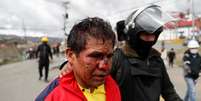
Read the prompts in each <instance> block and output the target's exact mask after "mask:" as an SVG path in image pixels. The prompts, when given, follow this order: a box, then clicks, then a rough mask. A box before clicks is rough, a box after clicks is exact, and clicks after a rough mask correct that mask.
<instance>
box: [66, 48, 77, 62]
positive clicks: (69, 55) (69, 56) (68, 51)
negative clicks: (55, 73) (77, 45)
mask: <svg viewBox="0 0 201 101" xmlns="http://www.w3.org/2000/svg"><path fill="white" fill-rule="evenodd" d="M65 56H66V58H67V60H68V62H70V63H71V62H72V61H73V60H74V58H75V53H74V52H73V51H72V49H71V48H66V50H65Z"/></svg>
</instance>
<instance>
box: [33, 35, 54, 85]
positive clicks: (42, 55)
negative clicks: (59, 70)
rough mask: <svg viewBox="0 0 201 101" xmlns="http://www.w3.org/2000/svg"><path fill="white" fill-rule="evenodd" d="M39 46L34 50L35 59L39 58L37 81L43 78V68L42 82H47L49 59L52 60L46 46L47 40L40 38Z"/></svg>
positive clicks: (49, 49) (49, 50)
mask: <svg viewBox="0 0 201 101" xmlns="http://www.w3.org/2000/svg"><path fill="white" fill-rule="evenodd" d="M41 42H42V43H41V44H40V45H39V46H38V48H37V50H36V57H39V65H38V70H39V80H41V78H42V77H43V68H44V67H45V78H44V81H45V82H48V72H49V57H50V58H51V59H53V57H52V52H51V47H50V46H49V45H48V38H47V37H42V38H41Z"/></svg>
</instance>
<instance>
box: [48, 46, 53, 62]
mask: <svg viewBox="0 0 201 101" xmlns="http://www.w3.org/2000/svg"><path fill="white" fill-rule="evenodd" d="M48 54H49V55H50V57H51V59H53V57H52V51H51V47H50V46H49V45H48Z"/></svg>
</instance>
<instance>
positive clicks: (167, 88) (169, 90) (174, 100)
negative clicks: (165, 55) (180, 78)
mask: <svg viewBox="0 0 201 101" xmlns="http://www.w3.org/2000/svg"><path fill="white" fill-rule="evenodd" d="M161 83H162V92H161V94H162V97H163V98H164V99H165V101H182V99H181V98H180V97H179V95H178V94H177V92H176V90H175V88H174V85H173V84H172V82H171V81H170V78H169V75H168V73H167V70H166V68H165V66H163V68H162V81H161Z"/></svg>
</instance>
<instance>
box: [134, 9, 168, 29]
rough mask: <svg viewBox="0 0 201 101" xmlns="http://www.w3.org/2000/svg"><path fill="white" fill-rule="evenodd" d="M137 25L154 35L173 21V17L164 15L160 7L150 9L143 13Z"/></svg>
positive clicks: (137, 19)
mask: <svg viewBox="0 0 201 101" xmlns="http://www.w3.org/2000/svg"><path fill="white" fill-rule="evenodd" d="M134 20H135V22H136V25H137V26H140V27H141V28H142V30H144V31H146V32H148V33H154V32H155V31H156V30H157V29H159V28H160V27H162V26H163V25H164V24H165V23H167V22H169V21H170V20H171V17H170V16H169V15H168V14H166V13H163V12H162V11H161V9H160V7H158V6H156V7H149V8H147V9H145V10H144V11H142V12H141V13H140V14H139V15H138V16H137V17H136V18H135V19H134Z"/></svg>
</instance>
